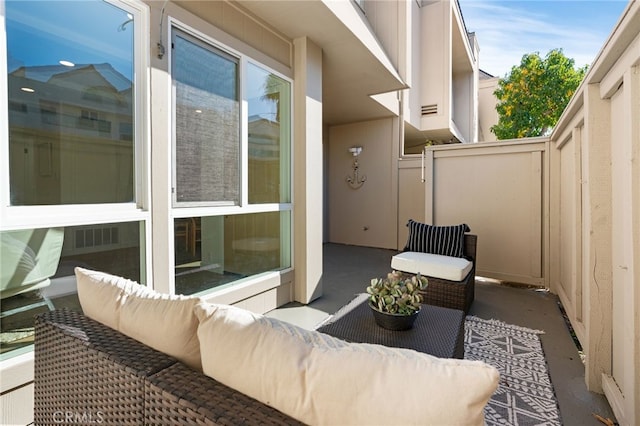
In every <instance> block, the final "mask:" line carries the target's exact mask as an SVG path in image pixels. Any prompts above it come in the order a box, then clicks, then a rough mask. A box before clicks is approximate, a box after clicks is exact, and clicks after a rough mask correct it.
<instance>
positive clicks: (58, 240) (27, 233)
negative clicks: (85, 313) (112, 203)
mask: <svg viewBox="0 0 640 426" xmlns="http://www.w3.org/2000/svg"><path fill="white" fill-rule="evenodd" d="M141 226H142V225H141V224H140V223H139V222H129V223H110V224H99V225H84V226H72V227H65V228H62V227H56V228H39V229H24V230H16V231H4V232H0V298H1V299H2V305H1V309H0V318H1V320H0V359H4V358H6V357H7V356H11V355H13V354H15V353H16V351H19V350H21V349H23V348H28V347H29V346H30V345H31V344H33V333H34V329H33V318H34V315H36V314H38V313H41V312H46V311H47V310H53V309H61V308H70V309H74V310H81V308H80V303H79V301H78V297H77V290H76V281H75V274H74V268H75V267H76V266H80V267H84V268H87V269H93V270H98V271H104V272H108V273H111V274H114V275H118V276H123V277H125V278H129V279H131V280H135V281H138V282H145V274H144V269H143V268H142V266H141V265H142V264H143V262H144V259H143V258H142V256H141V255H140V253H141V245H140V244H141V243H140V242H141V241H143V239H144V235H141V232H140V228H141Z"/></svg>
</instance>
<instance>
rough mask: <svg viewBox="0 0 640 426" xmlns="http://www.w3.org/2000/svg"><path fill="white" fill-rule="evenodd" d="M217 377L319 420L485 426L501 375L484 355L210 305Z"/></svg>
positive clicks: (210, 356)
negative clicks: (360, 337)
mask: <svg viewBox="0 0 640 426" xmlns="http://www.w3.org/2000/svg"><path fill="white" fill-rule="evenodd" d="M195 312H196V315H197V317H198V319H199V320H200V325H199V327H198V338H199V339H200V351H201V354H202V364H203V371H204V373H205V374H207V375H209V376H210V377H212V378H214V379H216V380H218V381H220V382H222V383H224V384H226V385H227V386H230V387H232V388H234V389H236V390H238V391H240V392H242V393H244V394H246V395H249V396H251V397H253V398H255V399H257V400H259V401H261V402H263V403H265V404H267V405H270V406H272V407H274V408H276V409H278V410H280V411H282V412H283V413H286V414H288V415H290V416H291V417H294V418H296V419H298V420H300V421H302V422H304V423H308V424H313V425H330V424H341V425H347V424H352V425H398V424H402V425H424V424H434V425H482V424H483V423H484V415H483V410H484V406H485V405H486V403H487V402H488V400H489V398H490V397H491V395H492V394H493V392H494V391H495V389H496V388H497V385H498V379H499V373H498V371H497V370H496V369H495V368H494V367H491V366H489V365H487V364H485V363H482V362H478V361H465V360H453V359H440V358H436V357H432V356H430V355H426V354H422V353H418V352H416V351H413V350H409V349H397V348H389V347H385V346H380V345H370V344H356V343H346V342H344V341H342V340H340V339H336V338H333V337H331V336H328V335H325V334H322V333H319V332H315V331H307V330H304V329H301V328H298V327H295V326H293V325H291V324H288V323H285V322H282V321H278V320H276V319H272V318H266V317H263V316H261V315H257V314H253V313H251V312H248V311H245V310H242V309H240V308H236V307H232V306H225V305H212V304H208V303H204V302H203V303H201V304H199V305H197V306H196V309H195Z"/></svg>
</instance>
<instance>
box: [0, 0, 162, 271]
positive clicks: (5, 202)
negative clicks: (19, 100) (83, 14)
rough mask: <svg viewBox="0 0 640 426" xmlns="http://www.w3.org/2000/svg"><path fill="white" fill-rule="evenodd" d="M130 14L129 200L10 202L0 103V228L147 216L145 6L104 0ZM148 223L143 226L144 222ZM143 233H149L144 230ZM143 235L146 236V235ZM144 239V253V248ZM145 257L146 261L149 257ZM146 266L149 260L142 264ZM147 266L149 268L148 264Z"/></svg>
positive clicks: (1, 40) (2, 77) (2, 29)
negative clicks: (131, 190) (131, 125)
mask: <svg viewBox="0 0 640 426" xmlns="http://www.w3.org/2000/svg"><path fill="white" fill-rule="evenodd" d="M104 1H105V2H107V3H109V4H112V5H114V6H116V7H118V8H120V9H122V10H124V11H126V12H128V13H131V15H133V17H134V22H135V25H133V26H132V27H129V28H133V31H134V58H133V59H134V94H133V99H134V123H135V126H134V144H135V145H134V147H135V153H134V182H135V184H134V200H135V201H134V202H129V203H102V204H63V205H42V206H11V201H10V181H9V178H10V175H9V155H8V153H9V112H8V108H6V107H5V108H2V109H0V231H2V230H13V229H28V228H36V227H52V226H71V225H88V224H99V223H117V222H131V221H145V222H148V221H149V218H150V214H149V208H150V205H151V198H150V197H151V194H150V192H151V191H150V185H149V182H150V166H149V165H150V160H151V156H150V149H149V134H150V131H149V129H150V120H149V114H150V102H149V98H150V95H149V94H150V91H149V85H150V84H149V83H150V82H149V77H148V76H149V71H148V70H149V7H148V6H147V5H145V4H144V3H142V2H141V1H138V0H104ZM5 21H6V11H5V4H4V1H2V0H0V46H6V41H7V40H6V22H5ZM7 71H8V70H7V61H6V56H5V57H3V58H1V59H0V105H5V106H6V105H8V102H9V95H8V88H7ZM147 228H148V227H147ZM145 234H150V232H146V233H145ZM147 241H148V238H147ZM149 249H150V244H149V243H147V253H150V251H149ZM149 262H150V261H149ZM148 266H150V264H149V265H148ZM148 270H150V269H148Z"/></svg>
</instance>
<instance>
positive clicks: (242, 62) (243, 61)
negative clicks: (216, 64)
mask: <svg viewBox="0 0 640 426" xmlns="http://www.w3.org/2000/svg"><path fill="white" fill-rule="evenodd" d="M176 12H177V13H176V14H178V15H180V12H178V11H177V10H176ZM167 22H168V25H167V30H166V31H167V32H166V33H165V36H166V38H167V40H171V37H172V31H173V28H176V29H178V30H180V31H182V32H183V33H185V34H187V35H189V36H191V37H193V38H195V39H197V40H200V41H201V42H203V43H204V44H209V45H211V46H213V47H215V48H216V49H219V50H221V51H223V52H225V53H227V54H229V55H231V56H233V57H236V58H238V61H239V73H238V74H239V79H240V83H239V92H238V93H239V98H240V123H241V124H240V144H241V145H240V203H239V204H238V205H228V204H226V205H221V204H220V203H217V204H216V203H210V205H204V203H197V205H193V203H187V202H181V203H177V202H176V194H175V193H173V188H175V183H176V177H175V170H176V156H175V150H176V133H175V132H176V123H175V116H176V111H175V90H174V85H173V76H172V75H171V72H170V71H169V74H170V75H169V79H168V80H169V84H170V87H171V89H170V96H171V101H170V102H171V112H170V114H169V116H170V117H171V126H170V131H171V135H170V136H169V141H170V142H169V144H170V146H169V147H168V149H169V151H170V156H171V157H170V162H171V163H170V164H171V168H170V171H169V174H170V176H168V182H170V185H171V187H170V188H168V189H167V190H168V191H169V197H170V198H169V199H170V200H171V202H170V206H169V210H170V213H169V215H168V217H169V218H170V220H171V221H173V219H177V218H189V217H203V216H224V215H237V214H247V213H269V212H283V211H288V212H289V214H290V220H289V229H287V230H286V231H284V230H283V232H286V233H287V236H288V239H289V247H288V248H287V250H288V251H289V258H290V267H288V268H285V269H284V270H283V272H287V271H291V270H293V265H294V236H293V228H294V220H293V205H294V193H295V188H294V181H293V177H294V170H293V164H294V156H295V155H294V147H295V143H294V123H295V119H294V118H295V117H294V106H293V101H294V99H293V98H294V96H293V94H294V84H293V83H294V82H293V78H292V77H291V76H290V75H287V74H285V73H283V72H282V71H279V70H277V69H275V68H274V67H276V66H277V64H276V63H275V62H273V61H272V60H270V59H269V58H268V57H266V56H264V57H262V58H261V59H256V58H255V57H260V56H262V55H256V53H257V51H254V52H253V55H250V54H248V53H244V52H245V51H252V50H253V49H252V48H250V47H248V46H245V45H244V43H242V42H240V41H236V40H235V39H230V38H229V37H228V36H227V35H225V33H224V32H222V31H220V30H218V29H217V28H215V27H213V26H211V25H210V24H206V23H202V26H203V27H204V28H207V27H208V29H207V33H209V32H211V33H212V34H213V35H208V34H207V33H205V32H203V31H199V30H198V29H196V28H194V27H192V26H190V25H187V24H185V23H184V22H183V21H182V20H179V19H178V18H176V17H175V16H171V15H170V16H168V18H167ZM214 37H215V38H214ZM223 37H224V38H225V39H226V42H222V41H220V40H219V39H218V38H223ZM228 42H231V43H234V42H235V43H234V44H238V45H239V46H240V47H239V49H234V48H233V47H231V46H230V45H229V44H227V43H228ZM167 50H168V55H167V56H168V61H169V65H168V69H169V70H171V68H172V65H171V64H172V61H173V57H172V55H173V52H172V49H167ZM267 62H273V64H272V65H269V64H268V63H267ZM248 63H251V64H253V65H255V66H257V67H259V68H262V69H264V70H266V71H268V72H270V73H273V74H274V75H276V76H278V77H280V78H282V79H283V80H285V81H287V82H288V83H289V84H290V85H291V86H290V87H291V91H290V93H291V97H290V99H289V111H290V118H289V132H290V133H289V134H290V140H289V143H290V147H289V149H290V156H289V157H290V158H289V191H290V194H289V199H290V202H288V203H266V204H249V201H248V199H249V195H248V183H249V177H248V164H247V160H248V152H249V138H248V133H249V131H248V130H249V117H248V102H247V99H246V83H245V82H244V78H245V76H246V68H247V65H248ZM189 204H191V205H189ZM171 225H172V224H171ZM171 229H173V226H171ZM170 241H173V236H172V237H171V238H170ZM174 250H175V247H172V248H171V253H170V257H169V258H170V259H173V258H174V254H175V253H174ZM168 269H169V283H168V284H169V291H170V293H174V292H175V264H173V262H172V263H171V264H170V265H169V268H168ZM254 279H255V278H254V277H248V278H246V279H243V280H240V281H242V282H244V281H249V282H251V281H253V280H254ZM225 287H226V286H225ZM225 291H226V290H225ZM213 294H215V290H214V291H212V292H211V295H213Z"/></svg>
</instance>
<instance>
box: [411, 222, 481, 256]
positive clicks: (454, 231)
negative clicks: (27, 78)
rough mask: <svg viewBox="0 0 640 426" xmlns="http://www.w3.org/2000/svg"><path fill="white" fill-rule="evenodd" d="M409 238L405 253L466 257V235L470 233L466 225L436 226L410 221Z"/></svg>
mask: <svg viewBox="0 0 640 426" xmlns="http://www.w3.org/2000/svg"><path fill="white" fill-rule="evenodd" d="M407 226H408V227H409V238H408V239H407V244H406V246H405V248H404V251H417V252H422V253H431V254H440V255H443V256H452V257H464V233H465V232H469V231H470V230H471V229H469V226H468V225H467V224H466V223H463V224H460V225H452V226H434V225H428V224H426V223H420V222H416V221H415V220H413V219H409V222H408V223H407Z"/></svg>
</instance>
